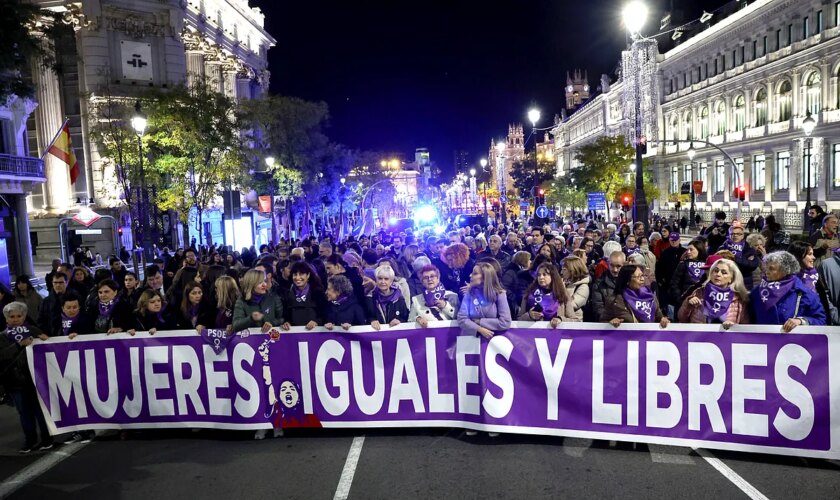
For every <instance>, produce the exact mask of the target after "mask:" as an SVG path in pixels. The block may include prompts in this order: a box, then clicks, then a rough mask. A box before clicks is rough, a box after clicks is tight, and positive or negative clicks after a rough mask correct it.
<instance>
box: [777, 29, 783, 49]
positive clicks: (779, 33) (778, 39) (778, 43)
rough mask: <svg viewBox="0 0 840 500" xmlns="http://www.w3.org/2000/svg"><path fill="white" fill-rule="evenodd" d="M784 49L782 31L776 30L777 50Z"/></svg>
mask: <svg viewBox="0 0 840 500" xmlns="http://www.w3.org/2000/svg"><path fill="white" fill-rule="evenodd" d="M781 48H782V30H776V50H779V49H781Z"/></svg>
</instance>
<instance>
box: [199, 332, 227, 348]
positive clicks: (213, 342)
mask: <svg viewBox="0 0 840 500" xmlns="http://www.w3.org/2000/svg"><path fill="white" fill-rule="evenodd" d="M201 338H202V339H204V341H205V342H207V344H209V345H210V347H212V348H213V351H214V352H215V353H216V354H219V353H220V352H222V351H224V350H225V349H226V348H227V345H228V342H230V337H228V336H227V332H226V331H225V330H218V329H213V328H203V329H202V330H201Z"/></svg>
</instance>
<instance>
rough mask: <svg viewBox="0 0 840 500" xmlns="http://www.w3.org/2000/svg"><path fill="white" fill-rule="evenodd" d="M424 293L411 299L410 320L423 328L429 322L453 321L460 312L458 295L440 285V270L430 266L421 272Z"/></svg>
mask: <svg viewBox="0 0 840 500" xmlns="http://www.w3.org/2000/svg"><path fill="white" fill-rule="evenodd" d="M419 274H420V277H421V279H422V280H423V291H422V292H421V293H419V294H417V295H415V296H413V297H412V298H411V310H410V311H409V313H408V320H409V321H415V322H416V323H417V324H418V325H419V326H421V327H422V328H426V327H427V326H428V325H429V321H452V320H454V319H455V316H456V314H457V312H458V305H459V304H458V294H457V293H455V292H450V291H449V290H447V289H445V288H444V287H443V285H442V284H441V283H440V270H438V268H437V267H435V266H433V265H431V264H429V265H427V266H426V267H424V268H423V269H421V270H420V273H419Z"/></svg>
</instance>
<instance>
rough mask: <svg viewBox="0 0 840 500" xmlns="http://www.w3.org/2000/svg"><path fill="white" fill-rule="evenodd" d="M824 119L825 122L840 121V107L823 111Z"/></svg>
mask: <svg viewBox="0 0 840 500" xmlns="http://www.w3.org/2000/svg"><path fill="white" fill-rule="evenodd" d="M822 119H823V121H824V122H825V123H834V122H840V109H832V110H829V111H823V112H822Z"/></svg>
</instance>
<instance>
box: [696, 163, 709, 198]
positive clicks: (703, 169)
mask: <svg viewBox="0 0 840 500" xmlns="http://www.w3.org/2000/svg"><path fill="white" fill-rule="evenodd" d="M699 173H700V175H699V176H698V177H699V180H701V181H703V192H704V193H705V192H706V191H707V186H708V184H709V177H708V176H709V167H708V164H707V163H706V162H701V163H700V169H699Z"/></svg>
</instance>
